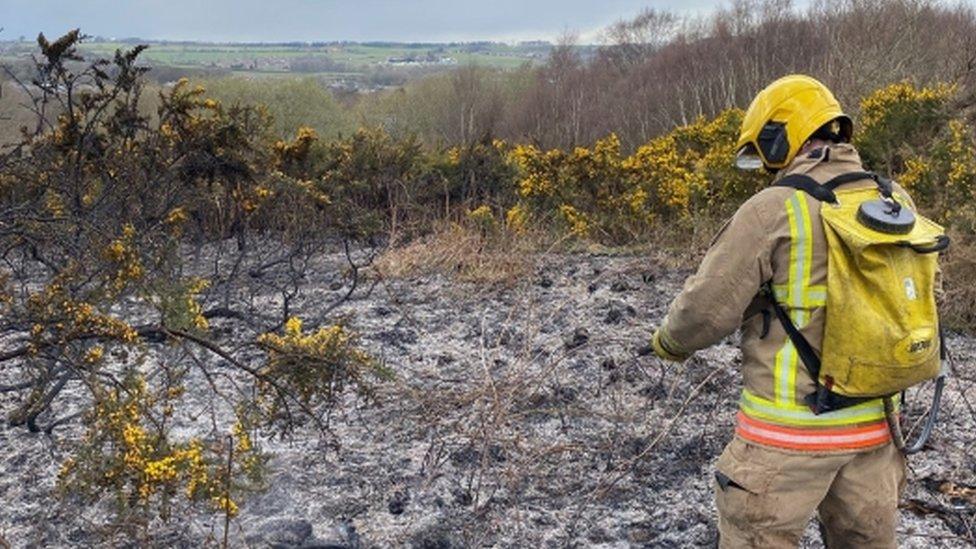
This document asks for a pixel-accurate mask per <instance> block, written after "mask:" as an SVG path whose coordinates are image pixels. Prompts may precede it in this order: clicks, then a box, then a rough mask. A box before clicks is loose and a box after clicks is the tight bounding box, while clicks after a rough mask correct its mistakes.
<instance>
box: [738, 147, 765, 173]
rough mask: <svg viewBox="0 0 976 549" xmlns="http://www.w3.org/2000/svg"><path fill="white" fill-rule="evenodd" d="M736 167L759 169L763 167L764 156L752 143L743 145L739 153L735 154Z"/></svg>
mask: <svg viewBox="0 0 976 549" xmlns="http://www.w3.org/2000/svg"><path fill="white" fill-rule="evenodd" d="M735 167H736V168H739V169H740V170H759V169H762V167H763V160H762V157H760V156H759V151H757V150H756V146H755V145H753V144H752V143H748V144H746V145H743V147H742V148H741V149H739V154H737V155H736V156H735Z"/></svg>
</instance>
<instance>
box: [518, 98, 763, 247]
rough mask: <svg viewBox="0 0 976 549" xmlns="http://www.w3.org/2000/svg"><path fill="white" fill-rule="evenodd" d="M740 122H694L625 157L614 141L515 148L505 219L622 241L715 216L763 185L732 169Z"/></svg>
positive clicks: (735, 116)
mask: <svg viewBox="0 0 976 549" xmlns="http://www.w3.org/2000/svg"><path fill="white" fill-rule="evenodd" d="M741 119H742V113H741V111H737V110H730V111H727V112H724V113H722V114H721V115H720V116H719V117H717V118H716V119H714V120H705V119H699V120H698V121H696V122H695V123H693V124H690V125H688V126H683V127H680V128H677V129H675V130H673V131H672V132H670V133H668V134H665V135H663V136H661V137H658V138H655V139H653V140H652V141H650V142H649V143H647V144H646V145H643V146H641V147H639V148H638V149H637V150H636V151H635V152H634V153H633V154H631V155H630V156H627V157H624V156H622V155H621V153H620V142H619V140H618V139H617V137H616V136H615V135H611V136H609V137H608V138H606V139H603V140H601V141H599V142H597V143H596V144H595V145H594V146H593V147H592V148H584V147H577V148H575V149H574V150H573V151H572V152H564V151H560V150H550V151H541V150H539V149H538V148H536V147H533V146H528V145H519V146H516V147H514V148H513V149H512V150H511V152H510V158H511V159H512V161H513V162H514V163H515V164H516V165H517V166H518V167H519V168H520V170H521V174H522V179H521V180H519V181H518V195H519V198H520V201H519V203H518V204H517V205H516V206H514V209H513V210H512V211H511V215H510V218H511V219H513V222H514V220H518V221H517V224H519V225H524V224H525V223H526V222H527V220H526V219H525V217H526V215H532V216H534V217H535V218H536V219H539V220H550V219H554V220H557V221H559V222H560V223H561V224H562V225H563V226H564V227H566V228H567V229H568V230H569V231H570V232H572V233H574V234H576V235H579V236H585V237H590V238H596V239H601V240H606V241H609V242H612V243H627V242H632V241H633V240H634V239H636V238H639V237H641V236H643V235H646V234H647V232H648V231H649V230H652V229H654V228H655V227H656V226H658V224H660V223H678V224H687V223H691V222H692V219H693V218H694V217H698V216H701V215H706V216H722V215H724V214H726V213H728V212H730V211H731V210H732V209H734V208H735V206H736V205H737V204H738V203H739V202H741V201H742V200H743V199H745V198H746V197H748V196H749V195H751V194H752V193H754V192H756V191H757V190H758V189H760V188H762V186H763V185H764V183H765V180H766V178H765V177H763V176H762V175H760V174H756V173H749V172H741V171H739V170H736V169H734V166H733V165H732V163H731V158H732V157H733V156H734V150H733V149H734V146H735V140H736V138H737V136H738V129H739V124H740V123H741Z"/></svg>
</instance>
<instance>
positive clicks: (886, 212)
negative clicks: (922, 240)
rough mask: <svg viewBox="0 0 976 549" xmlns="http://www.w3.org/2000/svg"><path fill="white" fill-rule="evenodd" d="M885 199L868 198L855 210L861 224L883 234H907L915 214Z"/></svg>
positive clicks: (912, 225)
mask: <svg viewBox="0 0 976 549" xmlns="http://www.w3.org/2000/svg"><path fill="white" fill-rule="evenodd" d="M898 206H900V205H896V206H894V207H893V206H892V203H891V202H889V201H886V200H869V201H867V202H865V203H863V204H861V207H860V208H858V210H857V220H858V221H860V222H861V225H864V226H865V227H868V228H870V229H873V230H875V231H878V232H880V233H885V234H908V233H910V232H912V229H913V228H915V214H914V213H913V212H912V211H911V210H909V209H908V208H902V207H898Z"/></svg>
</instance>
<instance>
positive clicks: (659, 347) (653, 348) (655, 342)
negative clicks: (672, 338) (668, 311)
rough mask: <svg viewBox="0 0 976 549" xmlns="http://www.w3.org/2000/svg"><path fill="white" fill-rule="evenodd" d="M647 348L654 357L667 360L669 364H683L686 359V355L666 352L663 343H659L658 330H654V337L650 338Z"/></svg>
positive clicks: (659, 332) (659, 330) (659, 334)
mask: <svg viewBox="0 0 976 549" xmlns="http://www.w3.org/2000/svg"><path fill="white" fill-rule="evenodd" d="M648 347H649V349H650V352H653V353H654V354H655V355H657V356H658V358H660V359H662V360H669V361H671V362H684V361H685V360H686V359H687V358H688V357H687V356H686V355H679V354H676V353H673V352H671V351H670V350H668V348H667V347H665V346H664V344H663V343H661V329H660V328H658V329H657V330H654V335H653V336H652V337H651V344H650V345H649V346H648ZM641 350H643V349H641ZM648 354H649V353H648Z"/></svg>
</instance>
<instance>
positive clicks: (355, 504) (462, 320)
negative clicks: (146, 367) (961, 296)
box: [0, 253, 976, 548]
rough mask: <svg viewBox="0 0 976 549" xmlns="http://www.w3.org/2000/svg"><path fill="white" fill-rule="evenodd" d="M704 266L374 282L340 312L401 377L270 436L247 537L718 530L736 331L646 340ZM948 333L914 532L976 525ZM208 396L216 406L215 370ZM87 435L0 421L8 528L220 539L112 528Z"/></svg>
mask: <svg viewBox="0 0 976 549" xmlns="http://www.w3.org/2000/svg"><path fill="white" fill-rule="evenodd" d="M342 261H343V257H342V256H341V255H339V254H336V255H335V256H330V257H329V258H328V260H326V261H323V262H321V264H320V265H317V266H316V269H317V271H318V275H316V276H315V277H312V280H321V281H322V283H321V284H318V283H317V282H316V283H315V284H316V285H315V287H316V289H315V290H314V291H311V292H308V293H307V294H306V295H305V296H304V297H302V298H301V299H299V300H298V301H296V303H295V304H294V307H295V309H296V310H297V311H299V312H300V314H301V315H303V316H307V317H315V316H316V315H315V312H316V311H322V310H324V309H325V308H326V307H328V306H329V305H330V304H331V303H333V302H334V301H335V300H336V299H338V298H339V297H340V296H342V295H344V294H345V293H346V290H347V284H348V281H343V280H341V279H338V280H337V279H336V278H335V277H336V275H335V273H337V272H342V267H341V266H342ZM688 274H689V273H688V272H684V271H676V270H669V269H666V268H664V267H662V266H660V265H658V264H655V263H654V262H653V261H651V260H648V259H645V258H640V257H633V256H616V255H595V254H582V253H580V254H571V255H549V256H546V257H544V258H541V259H539V260H538V264H537V265H536V267H535V270H534V273H533V274H532V275H531V276H529V277H526V278H525V279H524V280H520V281H513V282H512V283H511V284H502V285H493V286H491V287H485V286H483V285H479V284H474V283H466V282H458V281H455V280H453V279H452V278H450V277H448V276H444V275H442V274H433V275H424V276H414V277H408V278H401V279H396V280H386V281H383V282H382V283H380V284H378V285H376V286H375V287H374V288H373V289H372V291H371V292H369V293H367V291H366V289H365V288H367V287H368V286H369V285H364V286H363V287H362V288H360V289H358V290H357V291H356V292H354V294H353V298H352V299H351V300H349V301H347V302H345V303H343V304H342V305H341V306H339V307H338V308H336V309H335V310H334V311H332V313H331V314H330V316H331V317H342V318H344V319H345V321H346V322H347V324H348V326H349V327H351V328H352V329H354V330H356V331H357V332H359V333H360V334H361V335H362V344H363V345H364V347H365V348H366V349H367V350H368V351H370V352H371V353H373V354H374V355H375V356H377V357H379V358H381V359H382V360H383V361H384V363H385V364H386V365H387V366H388V367H389V368H390V369H392V370H393V372H394V373H395V376H396V377H395V379H394V380H393V381H389V382H384V383H380V384H379V385H378V386H377V387H376V395H375V398H374V399H373V400H371V401H364V400H362V399H360V398H357V397H355V396H354V395H348V396H347V397H346V399H345V400H344V402H343V403H342V405H341V406H340V407H339V408H338V409H337V411H336V412H335V414H334V415H333V417H332V420H331V426H332V429H333V431H334V434H335V437H336V440H337V441H338V442H339V447H338V448H333V447H331V446H330V445H329V444H327V441H323V440H321V438H320V437H319V436H317V435H315V434H314V432H313V430H312V429H310V428H309V429H307V430H304V429H299V430H298V431H296V432H295V433H293V434H292V435H291V436H289V437H286V438H279V437H274V436H270V433H269V436H266V437H263V438H261V439H260V440H259V441H258V442H259V443H260V444H261V447H262V448H263V449H264V450H265V451H267V452H269V453H270V455H272V456H273V457H272V459H271V462H270V464H269V466H270V474H269V475H270V476H269V480H268V483H267V488H266V490H264V491H263V492H260V493H256V494H252V495H250V497H248V498H247V499H246V501H245V502H244V503H243V504H242V507H241V512H240V514H239V515H238V516H237V517H236V518H235V519H233V520H232V521H231V531H230V532H229V539H230V545H232V546H252V547H302V546H305V547H400V546H408V547H417V548H453V547H496V546H497V547H526V546H530V547H565V546H578V547H605V548H616V547H689V546H710V545H713V544H714V543H715V540H716V535H717V534H716V526H715V510H714V505H713V501H712V480H711V479H712V475H713V465H714V462H715V459H716V457H717V456H718V454H719V453H720V452H721V450H722V448H723V446H724V445H725V444H726V443H727V442H728V441H729V440H730V438H731V436H732V429H733V423H732V422H733V418H734V415H735V411H736V401H737V396H738V391H739V389H740V386H741V378H740V375H739V373H738V364H739V361H740V358H739V352H738V349H737V344H736V343H737V342H736V340H735V336H732V337H730V338H728V339H726V340H725V341H723V342H721V343H720V344H718V345H716V346H714V347H712V348H710V349H707V350H705V351H702V352H700V353H698V354H697V355H695V356H694V357H693V358H692V359H690V360H689V361H687V362H686V363H685V364H683V365H679V364H670V365H669V364H664V363H662V362H660V361H659V360H657V359H655V358H652V357H647V356H638V353H637V350H638V349H639V348H640V347H642V346H644V345H645V344H646V342H647V338H648V335H649V334H650V332H651V330H652V329H653V327H654V326H655V325H656V323H658V322H660V320H661V319H662V317H663V316H664V314H665V312H666V310H667V305H668V303H669V302H670V300H671V299H672V298H673V297H674V296H675V294H676V293H677V292H678V290H679V289H680V287H681V284H682V282H683V280H684V279H685V277H686V276H687V275H688ZM319 286H321V288H319ZM268 299H269V300H270V299H273V298H272V297H270V296H269V297H268ZM236 322H237V321H234V320H216V321H214V322H213V325H212V330H213V334H214V335H215V337H219V338H222V339H223V340H224V341H232V340H234V338H242V337H251V336H252V334H249V333H248V332H247V330H246V329H244V328H242V327H241V326H240V325H239V324H237V323H236ZM949 345H950V348H951V349H952V350H953V353H954V356H955V369H956V375H955V376H954V377H953V378H952V379H951V380H950V382H949V384H948V387H947V390H946V394H945V397H944V400H943V405H942V414H943V419H942V421H941V422H940V423H939V425H938V427H937V430H936V432H935V434H934V435H933V438H932V441H931V444H930V447H929V448H928V449H927V450H926V451H925V452H923V453H921V454H918V455H916V456H913V457H912V458H911V459H910V473H909V483H908V488H907V490H906V492H905V496H904V498H903V501H902V507H901V525H900V528H899V544H900V546H902V547H932V546H936V545H937V546H940V547H969V546H971V543H972V541H973V540H974V539H976V535H974V531H973V522H974V517H976V496H974V493H976V492H974V490H973V488H972V487H973V486H976V473H974V470H976V469H974V465H976V461H974V457H973V446H974V444H976V415H974V412H973V408H972V407H971V406H970V405H969V403H971V402H976V388H974V380H973V366H974V364H976V339H973V338H971V337H964V336H962V335H958V334H951V335H950V337H949ZM0 381H5V380H0ZM200 386H201V387H202V383H201V384H200ZM920 396H924V395H920ZM10 398H12V397H10V396H0V409H4V407H5V406H6V405H7V404H9V399H10ZM65 398H68V399H69V400H70V399H71V398H74V397H72V396H71V395H70V394H69V395H68V396H67V397H65ZM191 398H195V399H197V400H196V401H195V403H194V404H195V406H197V407H199V409H201V410H204V409H212V410H218V411H219V410H220V407H219V405H218V406H216V407H214V406H212V404H213V403H212V402H210V400H209V398H210V397H209V396H208V393H206V392H205V391H203V390H201V391H200V392H199V395H195V396H191ZM4 399H6V400H4ZM77 436H78V427H77V426H75V425H67V426H65V427H63V428H58V429H56V430H55V431H54V432H53V434H51V435H44V434H32V433H29V432H27V431H26V430H25V429H22V428H12V427H9V426H7V425H6V424H4V425H0V463H2V471H3V474H2V475H0V501H2V503H3V505H2V506H0V539H2V540H6V542H7V543H9V544H10V545H11V546H13V547H28V546H40V545H43V546H62V547H68V546H90V545H94V544H98V543H110V544H113V545H132V546H135V545H140V546H142V545H158V546H185V547H196V546H199V545H201V544H213V545H217V544H219V542H220V540H221V539H222V536H223V517H222V516H218V515H214V514H211V513H208V512H206V511H204V510H196V511H193V512H189V514H188V515H185V516H181V517H180V518H179V519H178V520H171V521H169V522H160V523H159V524H153V525H152V528H151V530H149V531H147V534H146V537H145V538H144V539H141V540H138V541H133V540H125V539H121V538H119V537H117V536H116V537H114V538H113V537H108V538H106V537H105V536H106V535H108V536H111V534H110V533H109V534H106V532H110V530H106V528H104V524H106V523H107V522H108V521H109V520H110V515H109V514H108V511H107V508H106V507H105V506H99V505H96V506H91V507H87V508H83V509H79V508H78V506H76V505H73V504H71V502H70V500H65V499H63V498H60V497H58V495H57V494H56V476H57V470H58V466H59V464H60V462H61V461H62V460H63V459H64V458H65V457H66V456H67V455H68V453H67V452H68V451H69V443H70V442H71V440H73V438H74V437H77ZM816 532H817V530H816V526H815V525H814V524H811V525H810V528H808V530H807V534H806V537H805V538H804V541H803V546H804V547H820V546H822V545H821V544H820V541H819V537H818V535H817V534H816ZM0 546H3V544H2V543H0Z"/></svg>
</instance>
